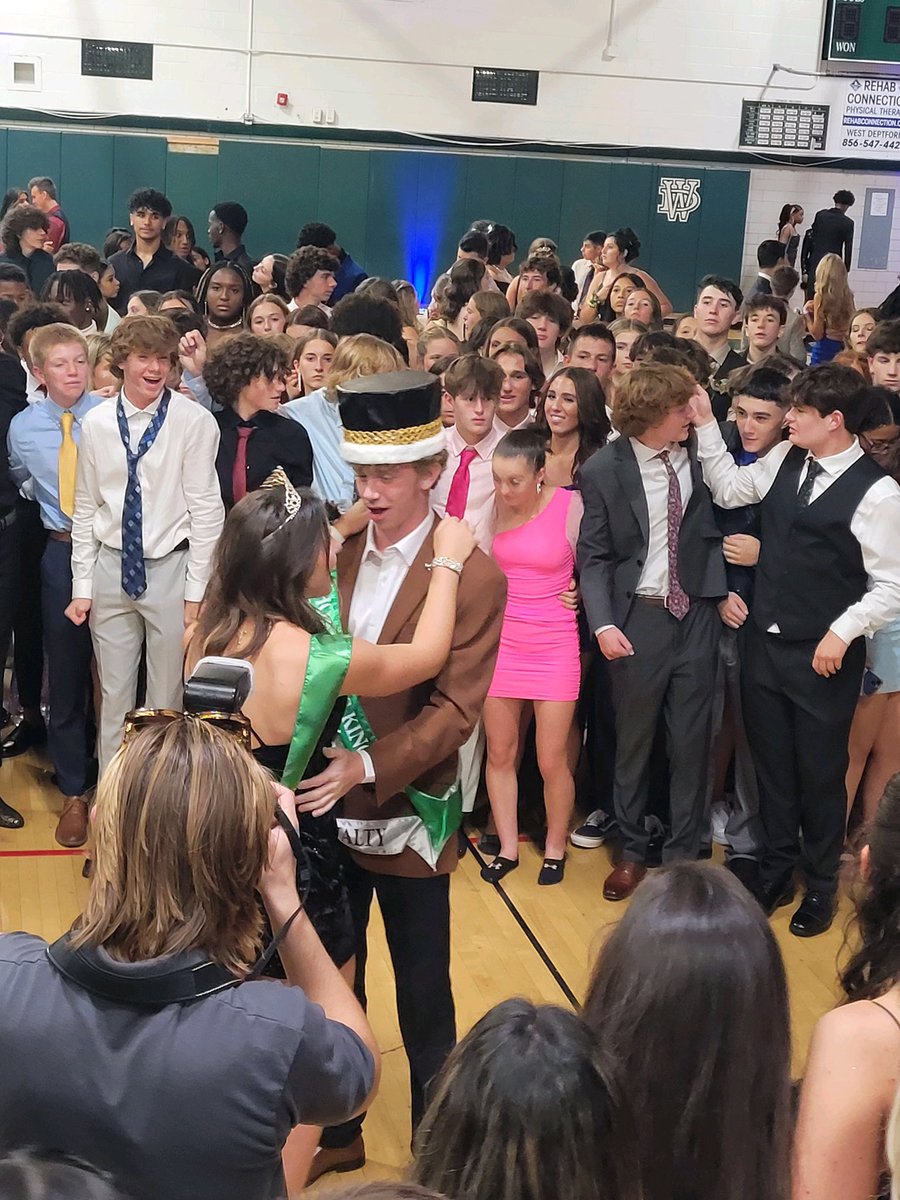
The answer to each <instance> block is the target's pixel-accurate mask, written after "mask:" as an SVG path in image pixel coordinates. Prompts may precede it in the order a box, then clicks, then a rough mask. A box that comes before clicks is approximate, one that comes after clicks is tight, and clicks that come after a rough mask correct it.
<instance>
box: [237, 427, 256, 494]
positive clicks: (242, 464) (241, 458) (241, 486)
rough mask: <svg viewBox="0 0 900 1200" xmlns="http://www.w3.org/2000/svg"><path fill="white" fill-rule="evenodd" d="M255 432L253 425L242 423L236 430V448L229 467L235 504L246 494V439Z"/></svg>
mask: <svg viewBox="0 0 900 1200" xmlns="http://www.w3.org/2000/svg"><path fill="white" fill-rule="evenodd" d="M255 432H256V430H255V427H254V426H253V425H242V426H241V427H240V428H239V429H238V430H237V449H236V450H235V452H234V466H233V467H232V469H231V494H232V496H233V497H234V502H235V504H237V502H238V500H243V498H244V497H245V496H246V495H247V439H248V438H249V437H250V434H251V433H255Z"/></svg>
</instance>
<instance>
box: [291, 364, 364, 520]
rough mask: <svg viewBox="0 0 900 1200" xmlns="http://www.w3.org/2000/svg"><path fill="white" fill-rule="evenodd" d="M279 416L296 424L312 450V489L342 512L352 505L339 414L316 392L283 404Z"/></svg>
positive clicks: (321, 390) (321, 392)
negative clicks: (285, 417) (342, 453)
mask: <svg viewBox="0 0 900 1200" xmlns="http://www.w3.org/2000/svg"><path fill="white" fill-rule="evenodd" d="M281 412H283V413H284V414H285V416H288V417H291V418H292V419H293V420H294V421H299V422H300V424H301V425H302V426H303V428H304V429H305V430H306V432H307V433H308V434H309V440H310V441H311V442H312V448H313V488H314V489H315V491H316V492H318V494H319V495H320V496H321V497H322V499H323V500H331V501H332V502H333V503H335V504H336V505H337V506H338V508H339V509H341V511H342V512H344V511H346V509H348V508H349V507H350V505H351V504H352V503H353V489H354V486H355V479H354V475H353V468H352V467H351V466H350V464H349V463H346V462H344V460H343V459H342V458H341V442H342V440H343V430H342V429H341V414H340V412H339V410H338V406H337V403H332V401H331V400H329V399H328V397H327V396H326V395H325V389H324V388H319V389H318V390H317V391H315V392H310V394H309V395H308V396H301V397H300V398H299V400H290V401H288V403H287V404H282V406H281Z"/></svg>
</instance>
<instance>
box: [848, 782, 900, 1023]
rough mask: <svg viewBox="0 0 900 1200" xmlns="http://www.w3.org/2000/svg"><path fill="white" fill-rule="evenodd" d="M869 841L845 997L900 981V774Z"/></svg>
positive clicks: (877, 992) (864, 995) (870, 995)
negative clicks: (866, 869)
mask: <svg viewBox="0 0 900 1200" xmlns="http://www.w3.org/2000/svg"><path fill="white" fill-rule="evenodd" d="M866 841H867V843H868V847H869V869H868V872H867V876H866V879H865V880H864V881H862V882H861V883H860V885H859V890H858V892H857V895H856V896H855V898H854V899H855V905H856V914H855V920H854V922H853V923H854V925H855V928H856V932H857V934H858V936H859V945H858V947H857V949H856V950H855V952H854V953H853V955H852V956H851V958H850V960H849V962H848V963H847V965H846V966H845V967H844V969H843V971H842V972H841V987H842V988H843V990H844V996H845V998H846V1000H847V1001H852V1000H873V999H876V998H877V997H878V996H883V995H884V994H885V992H889V991H890V990H891V988H892V987H893V986H894V984H895V983H897V982H898V981H900V775H894V776H893V778H892V779H890V780H889V781H888V785H887V787H886V788H885V789H884V795H883V796H882V797H881V800H880V801H879V804H878V811H877V812H876V813H875V818H874V820H873V821H872V826H871V828H870V829H869V832H868V837H867V839H866Z"/></svg>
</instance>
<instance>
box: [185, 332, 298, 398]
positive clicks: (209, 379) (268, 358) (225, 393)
mask: <svg viewBox="0 0 900 1200" xmlns="http://www.w3.org/2000/svg"><path fill="white" fill-rule="evenodd" d="M288 359H289V356H288V355H287V354H286V353H285V351H284V350H283V349H282V347H281V346H279V345H278V343H277V342H273V341H272V339H271V338H265V337H259V336H258V335H257V334H255V333H239V334H236V335H235V336H234V337H231V338H228V339H227V340H225V341H223V342H220V343H219V344H218V345H217V346H214V347H213V349H212V350H210V352H209V358H208V359H207V360H206V366H205V367H204V368H203V379H204V381H205V383H206V386H207V387H208V388H209V394H210V395H211V396H212V398H213V400H215V401H216V402H217V403H218V404H224V405H226V406H227V407H228V408H234V406H235V405H236V404H237V402H238V397H239V396H240V394H241V392H242V391H243V390H244V388H245V387H247V386H248V385H249V384H251V383H252V382H253V380H254V379H259V377H260V376H261V375H262V376H264V377H265V378H266V379H279V378H281V377H282V376H284V375H285V373H286V372H287V370H288V368H289V367H290V365H291V364H290V362H289V361H288Z"/></svg>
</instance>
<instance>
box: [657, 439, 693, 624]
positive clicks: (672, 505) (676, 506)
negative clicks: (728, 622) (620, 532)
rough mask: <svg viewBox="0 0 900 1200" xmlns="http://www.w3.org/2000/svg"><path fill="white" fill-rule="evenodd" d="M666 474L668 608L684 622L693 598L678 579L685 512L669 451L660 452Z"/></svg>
mask: <svg viewBox="0 0 900 1200" xmlns="http://www.w3.org/2000/svg"><path fill="white" fill-rule="evenodd" d="M659 457H660V458H661V459H662V463H663V466H664V467H665V468H666V474H667V475H668V477H669V499H668V503H667V505H666V524H667V526H668V533H669V592H668V595H667V596H666V608H667V609H668V610H669V612H670V613H671V614H672V616H673V617H677V618H678V620H679V621H683V620H684V618H685V617H686V616H687V615H688V609H689V608H690V607H691V598H690V596H689V595H688V594H687V592H686V591H685V590H684V588H683V587H682V586H681V580H680V579H679V578H678V537H679V534H680V533H681V518H682V516H683V515H684V510H683V509H682V506H681V488H680V487H679V486H678V476H677V475H676V474H675V468H674V467H673V466H672V464H671V463H670V462H669V452H668V450H660V452H659Z"/></svg>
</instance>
